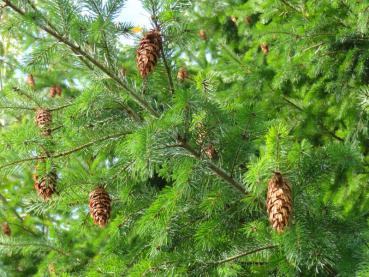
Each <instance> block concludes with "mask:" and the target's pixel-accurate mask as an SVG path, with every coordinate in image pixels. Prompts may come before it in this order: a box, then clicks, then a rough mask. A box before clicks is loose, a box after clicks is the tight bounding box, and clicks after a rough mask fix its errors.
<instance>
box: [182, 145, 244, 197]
mask: <svg viewBox="0 0 369 277" xmlns="http://www.w3.org/2000/svg"><path fill="white" fill-rule="evenodd" d="M179 147H182V148H183V149H185V150H187V152H189V153H191V154H192V155H193V156H194V157H195V158H196V159H197V160H199V161H203V160H202V159H201V155H200V153H198V152H197V151H196V150H194V149H193V148H192V147H191V145H189V144H188V143H187V142H184V141H182V143H181V144H180V145H179ZM205 163H206V165H207V166H208V167H209V168H210V169H211V170H212V171H213V172H214V173H215V174H216V175H218V177H219V178H221V179H223V180H224V181H226V182H227V183H228V184H230V185H231V186H233V187H234V188H235V189H237V190H238V191H240V192H241V193H242V194H244V195H248V194H249V192H248V191H246V190H245V188H244V187H243V186H242V184H241V183H240V182H239V181H237V180H236V179H234V178H233V177H232V176H231V175H229V174H228V173H227V172H226V171H225V170H224V169H222V168H220V167H218V166H217V165H216V164H214V163H213V162H212V161H210V160H205Z"/></svg>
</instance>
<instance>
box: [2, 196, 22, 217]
mask: <svg viewBox="0 0 369 277" xmlns="http://www.w3.org/2000/svg"><path fill="white" fill-rule="evenodd" d="M0 200H1V201H2V202H3V203H4V205H5V206H7V207H8V208H9V209H10V210H11V211H12V212H13V214H14V215H15V216H16V217H17V218H18V219H19V221H21V222H23V218H22V217H21V216H20V215H19V214H18V212H17V211H16V210H15V209H14V208H13V207H11V206H10V205H9V203H8V201H7V200H6V198H5V196H4V195H2V194H1V193H0Z"/></svg>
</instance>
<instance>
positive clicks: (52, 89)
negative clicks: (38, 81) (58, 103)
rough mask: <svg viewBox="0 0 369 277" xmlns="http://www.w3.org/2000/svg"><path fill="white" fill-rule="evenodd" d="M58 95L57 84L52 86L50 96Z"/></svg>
mask: <svg viewBox="0 0 369 277" xmlns="http://www.w3.org/2000/svg"><path fill="white" fill-rule="evenodd" d="M55 95H56V87H55V86H52V87H51V88H50V97H52V98H54V97H55Z"/></svg>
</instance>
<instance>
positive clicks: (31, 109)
mask: <svg viewBox="0 0 369 277" xmlns="http://www.w3.org/2000/svg"><path fill="white" fill-rule="evenodd" d="M1 109H14V110H29V111H35V110H36V109H35V108H31V107H21V106H0V110H1Z"/></svg>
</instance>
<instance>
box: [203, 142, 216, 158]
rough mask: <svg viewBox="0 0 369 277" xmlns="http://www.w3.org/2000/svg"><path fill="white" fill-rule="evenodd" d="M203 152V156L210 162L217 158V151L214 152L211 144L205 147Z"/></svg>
mask: <svg viewBox="0 0 369 277" xmlns="http://www.w3.org/2000/svg"><path fill="white" fill-rule="evenodd" d="M203 152H204V154H205V155H206V156H207V157H208V158H209V159H210V160H213V159H216V158H218V153H217V151H216V150H215V147H214V145H212V144H209V145H207V146H206V147H205V148H204V149H203Z"/></svg>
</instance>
